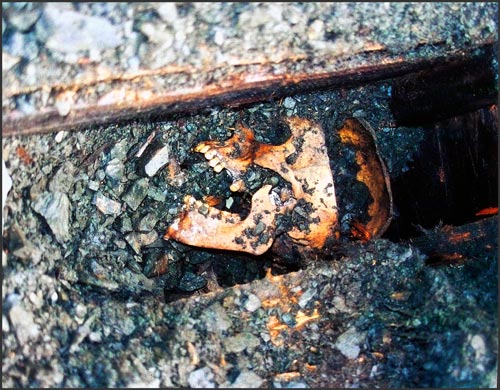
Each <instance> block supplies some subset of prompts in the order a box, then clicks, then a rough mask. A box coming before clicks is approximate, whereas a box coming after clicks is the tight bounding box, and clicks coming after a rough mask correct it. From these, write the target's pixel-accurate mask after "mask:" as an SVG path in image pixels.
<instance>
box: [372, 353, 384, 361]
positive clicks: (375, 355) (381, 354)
mask: <svg viewBox="0 0 500 390" xmlns="http://www.w3.org/2000/svg"><path fill="white" fill-rule="evenodd" d="M372 355H373V356H374V357H375V358H376V359H377V360H382V359H383V358H384V354H383V353H381V352H372Z"/></svg>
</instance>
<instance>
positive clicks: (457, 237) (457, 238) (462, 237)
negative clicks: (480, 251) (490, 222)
mask: <svg viewBox="0 0 500 390" xmlns="http://www.w3.org/2000/svg"><path fill="white" fill-rule="evenodd" d="M470 236H471V233H470V232H465V233H455V234H452V235H451V236H450V237H449V238H448V241H449V242H451V243H452V244H456V243H458V242H462V241H468V240H469V239H470Z"/></svg>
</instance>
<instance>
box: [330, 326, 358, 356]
mask: <svg viewBox="0 0 500 390" xmlns="http://www.w3.org/2000/svg"><path fill="white" fill-rule="evenodd" d="M363 341H364V335H363V334H361V333H358V332H357V331H356V328H354V327H351V328H349V329H347V330H346V331H345V332H344V333H342V334H341V335H340V336H339V337H338V338H337V341H336V342H335V347H336V348H337V349H338V350H339V351H340V352H341V353H342V355H344V356H345V357H346V358H348V359H356V358H357V357H358V356H359V352H360V346H359V345H360V344H361V343H362V342H363Z"/></svg>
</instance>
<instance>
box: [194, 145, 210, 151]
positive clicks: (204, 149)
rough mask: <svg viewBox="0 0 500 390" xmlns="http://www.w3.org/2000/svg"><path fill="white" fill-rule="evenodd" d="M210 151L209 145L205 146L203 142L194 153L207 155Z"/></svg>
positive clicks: (196, 147)
mask: <svg viewBox="0 0 500 390" xmlns="http://www.w3.org/2000/svg"><path fill="white" fill-rule="evenodd" d="M208 149H210V146H208V145H205V144H204V143H203V142H202V143H200V144H198V145H196V146H195V148H194V151H195V152H201V153H206V152H207V151H208Z"/></svg>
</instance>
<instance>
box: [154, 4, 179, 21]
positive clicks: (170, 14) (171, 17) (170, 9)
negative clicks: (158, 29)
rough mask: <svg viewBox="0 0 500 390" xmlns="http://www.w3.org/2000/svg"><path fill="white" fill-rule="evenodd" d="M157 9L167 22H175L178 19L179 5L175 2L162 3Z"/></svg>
mask: <svg viewBox="0 0 500 390" xmlns="http://www.w3.org/2000/svg"><path fill="white" fill-rule="evenodd" d="M157 11H158V14H159V15H160V18H162V19H163V20H164V21H165V22H169V23H175V22H176V21H177V19H178V14H177V6H176V5H175V4H174V3H161V4H160V5H159V6H158V8H157Z"/></svg>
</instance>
